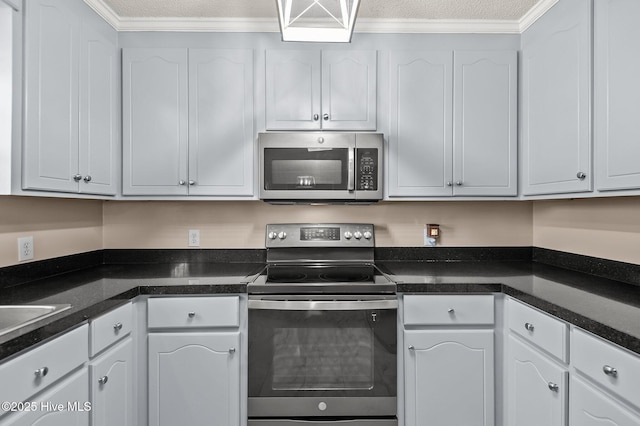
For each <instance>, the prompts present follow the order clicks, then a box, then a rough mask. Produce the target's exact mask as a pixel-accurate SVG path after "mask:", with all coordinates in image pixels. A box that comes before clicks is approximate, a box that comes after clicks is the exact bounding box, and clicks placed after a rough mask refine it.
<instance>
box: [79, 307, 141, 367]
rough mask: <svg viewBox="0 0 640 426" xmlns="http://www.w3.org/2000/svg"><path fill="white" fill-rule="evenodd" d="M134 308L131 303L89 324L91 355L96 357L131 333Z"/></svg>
mask: <svg viewBox="0 0 640 426" xmlns="http://www.w3.org/2000/svg"><path fill="white" fill-rule="evenodd" d="M132 324H133V306H132V305H131V302H129V303H127V304H126V305H124V306H120V307H119V308H116V309H114V310H112V311H110V312H107V313H106V314H104V315H102V316H100V317H98V318H96V319H95V320H93V321H91V323H90V324H89V333H90V342H91V345H90V349H89V355H91V356H94V355H95V354H97V353H99V352H101V351H102V350H103V349H105V348H107V347H108V346H111V345H112V344H113V343H115V342H117V341H118V340H120V339H122V338H123V337H125V336H127V335H128V334H129V333H131V326H132Z"/></svg>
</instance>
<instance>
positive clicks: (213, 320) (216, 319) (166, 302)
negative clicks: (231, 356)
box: [147, 296, 240, 328]
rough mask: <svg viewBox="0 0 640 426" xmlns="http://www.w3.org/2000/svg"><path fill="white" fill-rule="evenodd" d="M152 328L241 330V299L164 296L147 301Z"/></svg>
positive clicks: (233, 297)
mask: <svg viewBox="0 0 640 426" xmlns="http://www.w3.org/2000/svg"><path fill="white" fill-rule="evenodd" d="M147 308H148V322H149V328H203V327H238V325H239V323H240V321H239V300H238V296H221V297H165V298H152V299H149V300H148V302H147Z"/></svg>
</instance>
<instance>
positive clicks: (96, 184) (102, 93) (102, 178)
mask: <svg viewBox="0 0 640 426" xmlns="http://www.w3.org/2000/svg"><path fill="white" fill-rule="evenodd" d="M25 6H26V7H25V50H24V55H25V118H24V120H25V125H24V144H23V182H22V186H23V189H36V190H45V191H59V192H80V193H89V194H103V195H115V193H116V187H117V179H116V173H115V168H116V164H117V156H118V154H119V151H118V149H117V146H118V144H119V137H118V127H117V126H118V106H117V99H116V93H117V90H116V87H117V79H118V78H119V76H118V72H117V55H118V50H117V35H116V32H115V30H113V29H112V28H111V27H109V25H108V24H107V23H106V22H104V21H102V20H101V18H99V17H97V15H95V14H94V13H93V12H92V11H91V10H90V9H89V8H88V6H86V5H85V4H84V3H82V2H70V1H63V0H35V1H29V2H27V3H26V4H25Z"/></svg>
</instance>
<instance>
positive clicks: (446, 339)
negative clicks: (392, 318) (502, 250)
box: [402, 295, 495, 426]
mask: <svg viewBox="0 0 640 426" xmlns="http://www.w3.org/2000/svg"><path fill="white" fill-rule="evenodd" d="M431 297H432V296H422V295H407V296H405V297H404V299H403V302H404V308H405V315H404V318H403V323H404V345H405V347H404V349H403V351H402V353H403V355H404V390H405V391H404V398H405V407H404V409H405V424H406V426H418V425H425V426H426V425H484V426H490V425H493V424H494V417H495V408H494V381H495V379H494V337H493V322H494V317H493V315H494V314H493V312H494V308H493V295H474V296H449V295H447V296H433V297H435V299H433V300H431ZM459 297H460V299H459ZM424 302H426V303H427V306H428V308H424V307H423V303H424ZM451 325H456V326H457V327H456V328H451ZM443 327H446V328H443ZM460 407H464V409H460Z"/></svg>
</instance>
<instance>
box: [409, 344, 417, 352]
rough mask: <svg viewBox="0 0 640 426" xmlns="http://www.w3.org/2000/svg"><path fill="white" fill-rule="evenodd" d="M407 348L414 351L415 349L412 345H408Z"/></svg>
mask: <svg viewBox="0 0 640 426" xmlns="http://www.w3.org/2000/svg"><path fill="white" fill-rule="evenodd" d="M408 349H409V350H410V351H415V350H416V348H415V346H413V345H409V348H408Z"/></svg>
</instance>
